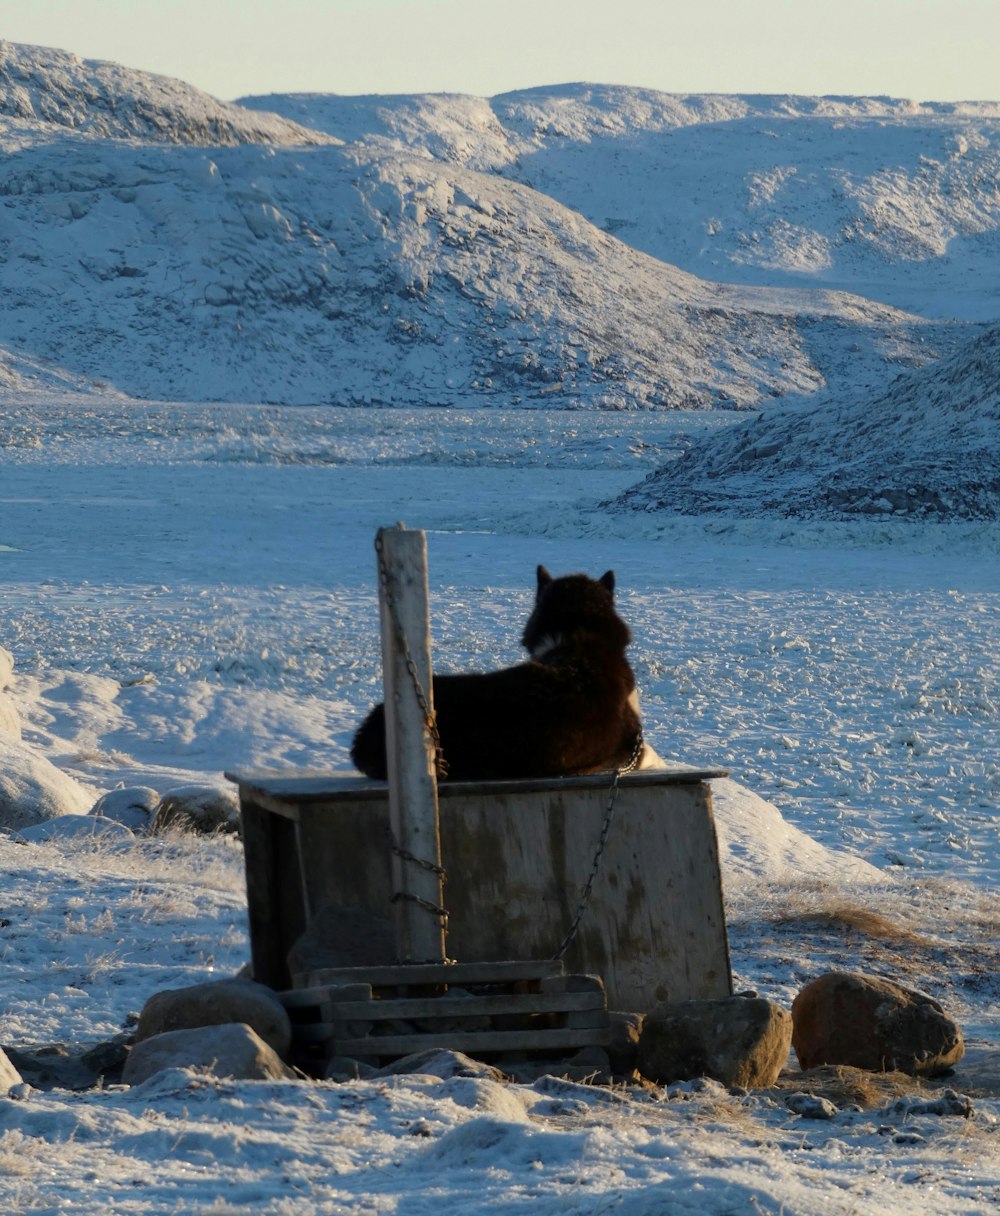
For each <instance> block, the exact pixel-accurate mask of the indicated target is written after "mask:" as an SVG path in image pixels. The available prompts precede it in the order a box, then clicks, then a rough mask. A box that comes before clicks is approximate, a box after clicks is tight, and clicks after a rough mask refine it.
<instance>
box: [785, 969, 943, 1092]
mask: <svg viewBox="0 0 1000 1216" xmlns="http://www.w3.org/2000/svg"><path fill="white" fill-rule="evenodd" d="M792 1020H793V1024H794V1025H793V1033H792V1045H793V1046H794V1048H795V1054H796V1055H797V1056H798V1058H799V1064H800V1065H801V1067H802V1068H803V1069H808V1068H816V1067H818V1066H819V1065H821V1064H847V1065H850V1066H852V1067H854V1068H864V1069H868V1070H869V1071H872V1072H892V1071H899V1072H906V1073H910V1074H911V1075H912V1076H937V1075H940V1074H941V1073H947V1072H949V1071H950V1070H951V1069H952V1067H953V1066H954V1065H955V1064H956V1063H957V1062H958V1061H959V1060H960V1059H961V1058H962V1056H963V1054H964V1052H965V1043H964V1040H963V1038H962V1032H961V1030H960V1029H959V1027H958V1025H957V1024H956V1023H955V1022H953V1021H952V1019H951V1018H949V1017H948V1015H947V1014H946V1013H945V1012H944V1010H943V1009H942V1008H941V1006H940V1005H939V1004H938V1003H937V1001H935V1000H932V998H931V997H929V996H926V995H925V994H924V993H922V992H915V991H914V990H913V989H911V988H903V987H902V986H901V985H899V984H894V983H893V982H892V981H891V980H884V979H878V978H876V977H874V976H866V975H858V974H855V973H852V972H846V971H834V972H830V973H829V974H827V975H821V976H820V977H819V979H817V980H813V982H812V983H811V984H808V985H806V987H805V988H803V989H802V991H801V992H800V993H799V994H798V996H797V997H796V998H795V1000H794V1001H793V1002H792Z"/></svg>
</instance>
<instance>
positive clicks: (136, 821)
mask: <svg viewBox="0 0 1000 1216" xmlns="http://www.w3.org/2000/svg"><path fill="white" fill-rule="evenodd" d="M159 805H160V795H159V794H158V793H157V792H156V790H153V789H150V788H149V786H146V785H133V786H128V787H123V788H121V789H116V790H109V791H108V792H107V793H106V794H104V795H102V796H101V797H100V798H98V800H97V801H96V802H95V803H94V805H93V807H91V810H90V813H91V815H98V816H100V817H101V818H103V819H111V820H113V821H114V822H115V823H123V824H124V825H125V826H126V827H127V828H131V829H132V831H133V832H147V831H149V828H150V825H151V824H152V822H153V819H154V817H155V815H156V809H157V807H158V806H159Z"/></svg>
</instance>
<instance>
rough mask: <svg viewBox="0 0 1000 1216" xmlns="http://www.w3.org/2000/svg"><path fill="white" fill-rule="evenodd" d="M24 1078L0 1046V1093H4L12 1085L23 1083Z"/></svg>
mask: <svg viewBox="0 0 1000 1216" xmlns="http://www.w3.org/2000/svg"><path fill="white" fill-rule="evenodd" d="M23 1084H24V1079H23V1077H22V1076H21V1074H20V1073H19V1072H18V1071H17V1069H16V1068H15V1067H14V1065H13V1064H12V1063H11V1062H10V1060H9V1058H8V1056H7V1053H6V1052H5V1051H4V1050H3V1048H2V1047H0V1094H5V1093H6V1092H7V1091H8V1090H9V1089H10V1088H11V1087H12V1086H14V1085H23Z"/></svg>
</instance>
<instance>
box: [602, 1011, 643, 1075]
mask: <svg viewBox="0 0 1000 1216" xmlns="http://www.w3.org/2000/svg"><path fill="white" fill-rule="evenodd" d="M645 1020H646V1015H645V1014H644V1013H621V1012H618V1011H616V1010H612V1011H610V1012H609V1013H608V1021H609V1023H610V1025H611V1038H610V1039H609V1040H608V1059H609V1060H610V1062H611V1067H612V1069H613V1070H614V1071H615V1072H616V1073H617V1074H618V1075H619V1076H625V1077H628V1076H631V1074H632V1073H633V1072H634V1070H635V1066H636V1059H637V1058H638V1051H639V1039H640V1037H641V1035H642V1024H643V1022H644V1021H645Z"/></svg>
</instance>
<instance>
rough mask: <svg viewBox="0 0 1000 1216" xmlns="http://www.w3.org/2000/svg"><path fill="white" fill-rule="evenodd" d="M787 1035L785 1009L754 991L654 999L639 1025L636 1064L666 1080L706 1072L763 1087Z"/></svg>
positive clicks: (782, 1057)
mask: <svg viewBox="0 0 1000 1216" xmlns="http://www.w3.org/2000/svg"><path fill="white" fill-rule="evenodd" d="M791 1041H792V1019H791V1017H790V1015H789V1014H788V1011H787V1010H785V1009H782V1008H781V1007H780V1006H779V1005H774V1004H772V1003H771V1002H770V1001H765V1000H761V999H760V998H757V997H753V998H750V997H728V998H725V997H724V998H721V999H718V1000H707V1001H677V1002H676V1003H674V1004H667V1005H660V1006H659V1007H658V1008H657V1009H654V1010H653V1011H652V1013H650V1014H649V1015H648V1016H647V1017H646V1020H645V1022H644V1023H643V1026H642V1033H641V1035H640V1038H639V1047H638V1051H637V1054H636V1067H637V1068H638V1070H639V1072H640V1073H641V1074H642V1075H643V1076H644V1077H646V1078H647V1079H648V1080H650V1081H655V1082H657V1083H658V1084H660V1085H669V1084H671V1083H672V1082H674V1081H691V1080H694V1079H695V1078H696V1077H711V1078H712V1079H713V1080H716V1081H720V1082H721V1083H722V1084H723V1085H729V1086H742V1087H744V1088H747V1089H749V1088H751V1087H761V1088H766V1087H767V1086H769V1085H773V1084H774V1083H775V1081H777V1079H778V1074H779V1073H780V1072H781V1069H782V1067H783V1066H784V1064H785V1062H786V1060H787V1059H788V1050H789V1047H790V1046H791Z"/></svg>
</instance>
